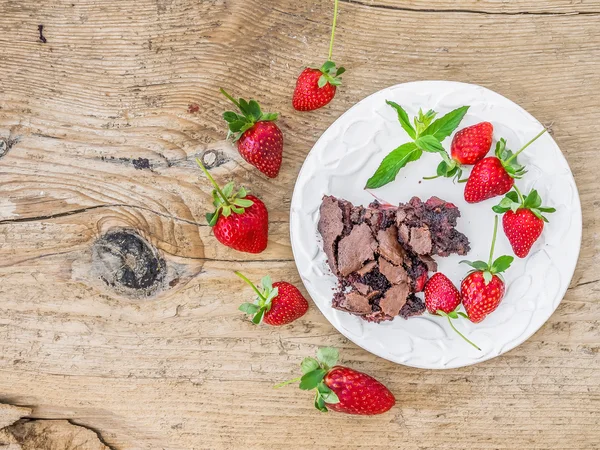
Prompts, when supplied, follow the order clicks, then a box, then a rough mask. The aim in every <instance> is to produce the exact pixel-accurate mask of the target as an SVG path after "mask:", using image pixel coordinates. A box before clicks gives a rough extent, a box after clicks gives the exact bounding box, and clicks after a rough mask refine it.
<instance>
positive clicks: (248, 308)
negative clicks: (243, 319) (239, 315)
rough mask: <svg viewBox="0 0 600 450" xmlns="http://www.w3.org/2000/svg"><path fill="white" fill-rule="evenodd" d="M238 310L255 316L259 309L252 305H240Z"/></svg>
mask: <svg viewBox="0 0 600 450" xmlns="http://www.w3.org/2000/svg"><path fill="white" fill-rule="evenodd" d="M238 309H239V310H240V311H242V312H244V313H246V314H256V313H257V312H258V310H259V309H260V308H259V307H258V305H255V304H254V303H242V304H241V305H240V306H239V308H238Z"/></svg>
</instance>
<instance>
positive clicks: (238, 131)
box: [220, 88, 279, 142]
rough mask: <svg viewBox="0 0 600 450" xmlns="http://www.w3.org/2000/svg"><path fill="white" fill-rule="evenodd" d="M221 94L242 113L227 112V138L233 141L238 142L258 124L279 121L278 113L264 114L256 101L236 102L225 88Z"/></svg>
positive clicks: (225, 114)
mask: <svg viewBox="0 0 600 450" xmlns="http://www.w3.org/2000/svg"><path fill="white" fill-rule="evenodd" d="M220 91H221V94H223V95H224V96H225V97H227V98H228V99H229V100H230V101H231V102H232V103H233V104H234V105H235V106H237V108H238V109H239V111H240V113H236V112H233V111H225V112H224V113H223V119H224V120H225V122H227V124H228V126H229V132H228V134H227V137H228V138H229V137H231V138H232V139H233V141H234V142H235V141H237V140H238V139H239V138H241V137H242V135H243V134H244V133H245V132H246V131H248V130H249V129H250V128H252V127H253V126H254V124H256V122H271V121H274V120H277V118H278V117H279V114H277V113H263V112H262V110H261V109H260V105H259V104H258V102H257V101H256V100H252V99H251V100H249V101H248V100H244V99H243V98H240V99H238V100H236V99H235V98H233V97H232V96H231V95H229V94H228V93H227V92H225V90H224V89H223V88H221V89H220Z"/></svg>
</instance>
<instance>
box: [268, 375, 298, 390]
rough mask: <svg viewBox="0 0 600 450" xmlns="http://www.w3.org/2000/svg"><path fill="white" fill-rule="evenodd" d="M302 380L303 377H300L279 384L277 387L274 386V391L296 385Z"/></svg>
mask: <svg viewBox="0 0 600 450" xmlns="http://www.w3.org/2000/svg"><path fill="white" fill-rule="evenodd" d="M301 379H302V377H298V378H294V379H293V380H287V381H284V382H283V383H279V384H276V385H275V386H273V389H279V388H280V387H283V386H287V385H288V384H292V383H296V382H298V381H300V380H301Z"/></svg>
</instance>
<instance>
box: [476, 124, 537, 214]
mask: <svg viewBox="0 0 600 450" xmlns="http://www.w3.org/2000/svg"><path fill="white" fill-rule="evenodd" d="M545 132H546V130H545V129H544V130H543V131H542V132H541V133H539V134H538V135H537V136H536V137H534V138H533V139H532V140H531V141H529V142H528V143H527V144H525V145H524V146H523V147H522V148H521V150H519V151H518V152H516V153H514V154H513V152H512V151H510V150H508V149H507V148H506V140H505V139H500V141H498V143H497V144H496V152H495V153H496V156H490V157H489V158H484V159H482V160H481V161H479V162H478V163H477V164H475V167H473V170H472V171H471V175H469V179H468V180H467V185H466V186H465V200H466V201H467V202H469V203H477V202H482V201H484V200H487V199H488V198H492V197H496V196H497V195H504V194H506V193H507V192H508V191H510V189H511V188H512V187H513V185H514V184H515V178H517V179H518V178H521V177H523V175H524V174H525V173H526V171H525V168H524V167H523V166H521V165H519V163H518V162H517V156H518V155H519V154H520V153H521V152H522V151H523V150H525V149H526V148H527V147H529V146H530V145H531V144H533V143H534V142H535V141H536V140H537V139H538V138H539V137H540V136H541V135H542V134H544V133H545Z"/></svg>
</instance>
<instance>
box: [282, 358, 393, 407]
mask: <svg viewBox="0 0 600 450" xmlns="http://www.w3.org/2000/svg"><path fill="white" fill-rule="evenodd" d="M337 360H338V351H337V350H336V349H335V348H331V347H324V348H320V349H319V350H318V351H317V358H316V359H315V358H305V359H304V360H303V361H302V364H301V369H302V373H303V375H302V376H301V377H299V378H295V379H293V380H289V381H286V382H284V383H281V384H279V385H277V386H275V387H281V386H285V385H286V384H290V383H295V382H297V381H300V389H302V390H305V391H310V390H313V389H316V393H315V407H316V408H317V409H318V410H319V411H321V412H326V411H328V410H329V409H330V410H332V411H336V412H341V413H346V414H356V415H363V416H373V415H376V414H383V413H384V412H386V411H389V410H390V409H391V408H392V407H393V406H394V405H395V404H396V399H395V397H394V395H393V394H392V393H391V392H390V390H389V389H388V388H386V387H385V386H384V385H383V384H381V383H380V382H379V381H377V380H376V379H375V378H373V377H371V376H369V375H367V374H365V373H362V372H359V371H357V370H354V369H350V368H348V367H344V366H337V365H336V364H337Z"/></svg>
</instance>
